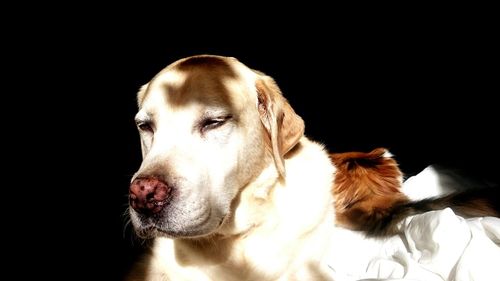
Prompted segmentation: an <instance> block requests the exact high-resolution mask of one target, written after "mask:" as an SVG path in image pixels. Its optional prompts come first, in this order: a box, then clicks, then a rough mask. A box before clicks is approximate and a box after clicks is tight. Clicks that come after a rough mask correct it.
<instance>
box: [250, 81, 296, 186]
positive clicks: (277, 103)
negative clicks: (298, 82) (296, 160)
mask: <svg viewBox="0 0 500 281" xmlns="http://www.w3.org/2000/svg"><path fill="white" fill-rule="evenodd" d="M255 86H256V88H257V94H258V108H259V115H260V120H261V121H262V124H263V125H264V128H265V129H266V132H267V135H268V137H269V143H270V148H271V151H272V155H273V158H274V164H275V165H276V168H277V169H278V172H279V174H280V176H281V177H282V178H283V179H284V178H285V160H284V156H285V154H286V153H287V152H288V151H290V150H291V149H292V148H293V147H294V146H295V145H296V144H297V143H298V142H299V140H300V138H301V137H302V136H303V135H304V121H303V120H302V118H301V117H300V116H299V115H297V114H296V113H295V111H294V110H293V108H292V107H291V106H290V104H289V103H288V101H287V100H286V99H285V98H284V97H283V95H282V94H281V91H280V89H279V88H278V85H276V83H275V82H274V80H273V79H272V78H271V77H269V76H264V75H261V76H260V77H259V79H258V80H257V82H256V85H255Z"/></svg>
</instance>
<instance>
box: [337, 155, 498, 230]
mask: <svg viewBox="0 0 500 281" xmlns="http://www.w3.org/2000/svg"><path fill="white" fill-rule="evenodd" d="M330 158H331V160H332V162H333V163H334V165H335V166H336V168H337V171H336V174H335V180H334V185H333V190H332V191H333V195H334V198H335V211H336V213H335V215H336V222H337V224H339V225H341V226H344V227H347V228H350V229H354V230H361V231H364V232H366V233H367V234H368V235H372V236H387V235H393V234H396V233H397V223H398V222H400V221H401V220H403V219H404V218H406V217H408V216H411V215H415V214H420V213H424V212H427V211H432V210H439V209H444V208H446V207H450V208H451V209H452V210H453V211H454V212H455V213H456V214H458V215H460V216H463V217H478V216H496V217H499V216H500V211H499V210H500V189H498V188H483V189H471V190H466V191H462V192H456V193H452V194H450V195H446V196H443V197H438V198H429V199H424V200H419V201H411V200H410V199H409V198H408V197H407V196H406V195H405V194H403V193H402V192H401V186H402V178H403V175H402V172H401V171H400V169H399V167H398V164H397V162H396V161H395V160H394V159H393V158H392V155H391V154H390V153H389V152H388V151H387V150H386V149H385V148H377V149H374V150H373V151H371V152H368V153H365V152H346V153H333V154H330Z"/></svg>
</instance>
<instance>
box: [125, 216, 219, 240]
mask: <svg viewBox="0 0 500 281" xmlns="http://www.w3.org/2000/svg"><path fill="white" fill-rule="evenodd" d="M224 221H225V220H224V217H222V218H220V219H218V218H213V219H211V220H209V221H207V222H205V223H204V224H201V225H184V226H183V225H170V226H163V225H160V224H159V223H156V224H151V223H150V224H140V225H135V226H134V229H135V233H136V235H137V236H138V237H140V238H142V239H154V238H157V237H166V238H171V239H176V238H201V237H205V236H209V235H211V234H213V233H215V232H217V230H218V229H219V228H220V226H221V225H222V223H223V222H224Z"/></svg>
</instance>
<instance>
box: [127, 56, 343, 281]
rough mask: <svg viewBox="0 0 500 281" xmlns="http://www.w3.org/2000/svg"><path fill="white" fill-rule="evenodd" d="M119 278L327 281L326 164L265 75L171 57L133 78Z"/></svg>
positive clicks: (207, 59) (215, 59) (221, 61)
mask: <svg viewBox="0 0 500 281" xmlns="http://www.w3.org/2000/svg"><path fill="white" fill-rule="evenodd" d="M137 99H138V104H139V112H138V113H137V116H136V123H137V127H138V129H139V132H140V136H141V145H142V155H143V162H142V164H141V166H140V168H139V170H138V171H137V173H136V174H135V175H134V177H133V178H132V182H131V185H130V206H131V208H130V217H131V221H132V224H133V226H134V229H135V232H136V233H137V235H138V236H139V237H142V238H153V239H154V246H153V249H152V252H151V254H150V255H149V256H147V257H146V258H145V260H143V261H142V262H141V263H140V264H139V265H138V266H137V268H136V269H135V270H134V271H133V272H132V273H131V275H130V276H129V280H259V281H264V280H329V279H330V277H329V275H330V274H329V273H328V267H327V265H326V264H325V263H324V262H323V259H324V257H325V255H326V254H327V253H328V251H329V245H330V236H331V235H330V233H331V231H332V230H333V228H334V220H335V218H334V205H333V198H332V193H331V187H332V181H333V175H334V167H333V165H332V164H331V162H330V159H329V157H328V154H327V152H326V151H325V149H324V148H323V146H322V145H320V144H318V143H315V142H313V141H311V140H309V139H308V138H307V137H305V136H304V122H303V120H302V119H301V118H300V117H299V116H298V115H297V114H296V113H295V112H294V111H293V109H292V108H291V107H290V105H289V103H288V102H287V101H286V99H285V98H284V97H283V96H282V94H281V92H280V89H279V88H278V86H277V85H276V83H275V82H274V81H273V79H272V78H271V77H269V76H267V75H265V74H263V73H261V72H259V71H255V70H252V69H250V68H248V67H246V66H245V65H244V64H242V63H241V62H239V61H238V60H236V59H234V58H228V57H220V56H211V55H202V56H193V57H188V58H185V59H181V60H179V61H176V62H174V63H172V64H171V65H169V66H167V67H166V68H165V69H163V70H162V71H161V72H160V73H159V74H157V75H156V76H155V77H154V78H153V79H152V80H151V81H150V82H149V83H148V84H146V85H144V86H143V87H142V88H141V90H140V91H139V93H138V96H137Z"/></svg>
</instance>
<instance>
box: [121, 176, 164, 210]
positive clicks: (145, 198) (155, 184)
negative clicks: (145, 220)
mask: <svg viewBox="0 0 500 281" xmlns="http://www.w3.org/2000/svg"><path fill="white" fill-rule="evenodd" d="M169 193H170V187H169V186H168V185H167V184H166V183H164V182H163V181H160V180H158V179H155V178H139V179H135V180H134V181H133V182H132V183H131V184H130V191H129V198H130V206H132V208H134V210H136V211H137V212H139V213H143V214H151V213H153V214H154V213H158V212H159V211H161V210H162V209H163V207H164V206H165V203H166V202H167V197H168V195H169Z"/></svg>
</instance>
